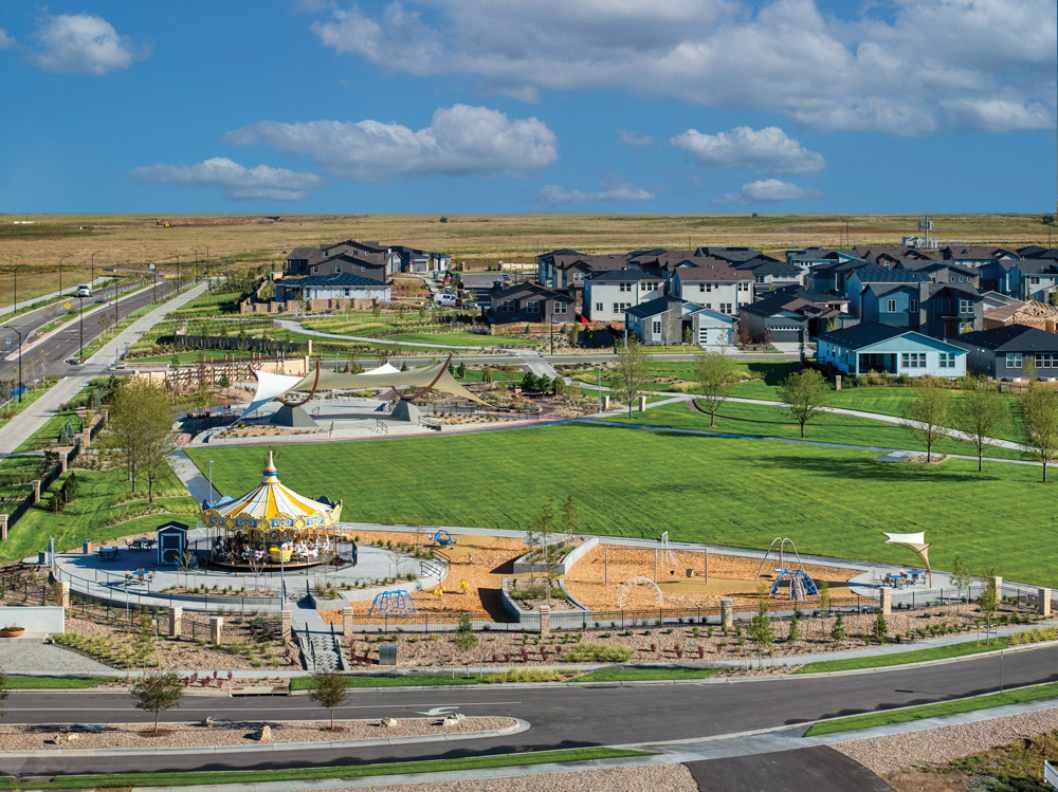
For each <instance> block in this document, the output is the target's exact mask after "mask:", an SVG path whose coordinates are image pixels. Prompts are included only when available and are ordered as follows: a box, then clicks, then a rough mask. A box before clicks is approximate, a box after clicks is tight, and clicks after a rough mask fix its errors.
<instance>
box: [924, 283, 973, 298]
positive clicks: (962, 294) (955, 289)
mask: <svg viewBox="0 0 1058 792" xmlns="http://www.w3.org/2000/svg"><path fill="white" fill-rule="evenodd" d="M944 292H951V293H952V294H954V295H955V296H956V297H958V298H959V299H962V300H973V301H974V302H979V301H981V300H983V299H984V297H982V296H981V292H979V291H977V289H975V288H973V287H972V286H963V285H962V284H957V283H944V284H940V285H939V288H937V289H934V290H933V294H931V295H930V298H933V297H936V296H937V295H938V294H943V293H944Z"/></svg>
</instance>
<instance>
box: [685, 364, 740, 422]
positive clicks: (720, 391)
mask: <svg viewBox="0 0 1058 792" xmlns="http://www.w3.org/2000/svg"><path fill="white" fill-rule="evenodd" d="M694 378H695V383H696V384H697V386H698V390H699V391H701V399H700V401H702V402H703V406H704V408H705V411H706V412H707V413H708V414H709V425H710V426H714V425H715V424H716V414H717V413H718V412H719V411H720V407H721V405H722V404H723V403H724V401H725V400H726V399H727V394H728V392H729V391H730V389H731V386H732V385H734V384H735V383H736V382H737V381H738V366H737V364H736V363H735V361H733V360H731V359H730V358H727V357H724V356H723V355H721V354H720V353H718V352H710V353H708V354H706V355H703V356H702V358H701V359H700V360H699V361H698V365H697V366H695V369H694Z"/></svg>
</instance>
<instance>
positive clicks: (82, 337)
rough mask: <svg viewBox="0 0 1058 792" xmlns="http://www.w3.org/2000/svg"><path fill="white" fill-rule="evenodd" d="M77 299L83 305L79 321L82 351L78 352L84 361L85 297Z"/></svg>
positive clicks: (82, 361) (78, 356) (78, 357)
mask: <svg viewBox="0 0 1058 792" xmlns="http://www.w3.org/2000/svg"><path fill="white" fill-rule="evenodd" d="M77 301H78V302H79V303H80V305H81V310H80V318H79V319H78V322H77V324H78V325H79V326H80V329H81V351H80V352H78V353H77V360H78V361H79V362H81V363H84V297H81V296H78V298H77Z"/></svg>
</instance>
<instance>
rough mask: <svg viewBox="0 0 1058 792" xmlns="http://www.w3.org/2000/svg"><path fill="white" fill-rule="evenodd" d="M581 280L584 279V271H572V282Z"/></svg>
mask: <svg viewBox="0 0 1058 792" xmlns="http://www.w3.org/2000/svg"><path fill="white" fill-rule="evenodd" d="M582 280H584V273H583V272H574V273H573V282H574V283H580V282H581V281H582Z"/></svg>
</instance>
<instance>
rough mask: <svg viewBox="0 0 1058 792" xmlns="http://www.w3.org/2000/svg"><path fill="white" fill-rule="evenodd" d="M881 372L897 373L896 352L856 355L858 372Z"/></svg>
mask: <svg viewBox="0 0 1058 792" xmlns="http://www.w3.org/2000/svg"><path fill="white" fill-rule="evenodd" d="M872 371H876V372H880V373H882V374H896V373H897V368H896V353H895V352H881V353H879V352H875V353H865V354H858V355H856V371H855V373H856V374H867V373H868V372H872Z"/></svg>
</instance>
